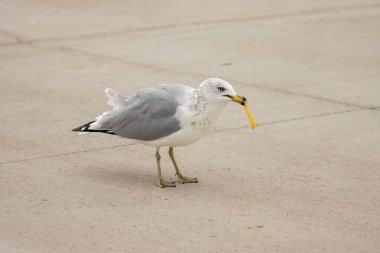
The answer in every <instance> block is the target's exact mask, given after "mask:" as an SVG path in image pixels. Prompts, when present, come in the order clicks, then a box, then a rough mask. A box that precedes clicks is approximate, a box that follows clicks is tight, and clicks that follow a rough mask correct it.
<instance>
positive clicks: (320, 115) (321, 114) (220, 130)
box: [214, 109, 368, 132]
mask: <svg viewBox="0 0 380 253" xmlns="http://www.w3.org/2000/svg"><path fill="white" fill-rule="evenodd" d="M365 110H368V109H351V110H344V111H336V112H327V113H320V114H315V115H309V116H304V117H297V118H292V119H284V120H275V121H268V122H263V123H257V126H258V127H259V126H260V127H262V126H268V125H277V124H282V123H288V122H293V121H299V120H304V119H312V118H320V117H326V116H331V115H338V114H344V113H350V112H357V111H365ZM247 127H248V125H244V126H239V127H234V128H223V129H219V130H214V132H227V131H234V130H239V129H243V128H247Z"/></svg>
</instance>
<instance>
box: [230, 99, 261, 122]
mask: <svg viewBox="0 0 380 253" xmlns="http://www.w3.org/2000/svg"><path fill="white" fill-rule="evenodd" d="M232 100H233V101H234V102H236V103H239V104H241V105H242V106H243V107H244V110H245V113H246V114H247V116H248V119H249V121H250V122H251V127H252V129H254V128H255V127H256V121H255V119H254V118H253V115H252V113H251V110H250V109H249V107H248V103H247V99H246V98H245V97H241V96H233V97H232Z"/></svg>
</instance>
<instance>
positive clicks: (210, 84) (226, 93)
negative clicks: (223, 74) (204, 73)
mask: <svg viewBox="0 0 380 253" xmlns="http://www.w3.org/2000/svg"><path fill="white" fill-rule="evenodd" d="M199 87H200V89H201V91H202V93H203V95H204V96H205V97H206V99H207V100H208V101H209V102H210V103H214V104H219V105H221V106H224V105H226V104H227V103H228V102H231V101H232V102H236V103H239V104H241V105H242V106H244V109H245V111H246V113H247V116H248V118H249V120H250V121H251V126H252V128H255V127H256V122H255V120H254V118H253V116H252V113H251V111H250V110H249V108H248V104H247V99H246V98H245V97H243V96H239V95H236V92H235V89H234V87H232V85H231V84H230V83H228V82H227V81H224V80H222V79H220V78H209V79H206V80H204V81H203V82H202V83H201V84H200V85H199Z"/></svg>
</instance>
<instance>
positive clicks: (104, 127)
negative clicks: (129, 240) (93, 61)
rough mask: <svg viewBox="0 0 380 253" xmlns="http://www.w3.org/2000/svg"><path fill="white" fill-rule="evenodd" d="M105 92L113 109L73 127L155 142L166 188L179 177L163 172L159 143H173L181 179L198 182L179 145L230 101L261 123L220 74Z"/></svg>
mask: <svg viewBox="0 0 380 253" xmlns="http://www.w3.org/2000/svg"><path fill="white" fill-rule="evenodd" d="M105 95H106V96H107V97H108V104H109V105H110V106H112V107H113V108H112V110H110V111H107V112H104V113H102V114H101V115H100V116H98V117H97V118H96V119H95V120H94V121H91V122H89V123H86V124H84V125H82V126H80V127H77V128H74V129H73V130H72V131H79V132H81V133H85V132H99V133H106V134H112V135H117V136H120V137H123V138H128V139H133V140H135V141H136V142H138V143H141V144H144V145H148V146H154V147H156V153H155V156H156V162H157V170H158V173H157V184H158V186H160V187H162V188H165V187H175V186H176V185H175V183H176V182H170V181H166V180H165V179H163V178H162V176H161V163H160V160H161V156H160V148H161V147H169V156H170V158H171V160H172V162H173V165H174V168H175V170H176V176H177V178H178V182H179V183H182V184H185V183H197V182H198V179H197V178H192V177H186V176H184V175H183V174H182V173H181V172H180V170H179V167H178V165H177V162H176V160H175V158H174V147H179V146H185V145H189V144H191V143H194V142H195V141H197V140H199V139H200V138H201V137H202V136H204V135H205V134H206V133H207V132H208V130H209V129H210V128H211V127H212V126H213V124H214V123H215V121H216V119H217V117H218V115H219V113H220V112H221V110H222V109H223V108H224V107H225V106H226V105H227V104H228V103H229V102H231V101H232V102H236V103H239V104H241V105H243V106H244V109H245V111H246V113H247V116H248V118H249V120H250V122H251V127H252V129H253V128H255V127H256V122H255V120H254V118H253V116H252V113H251V112H250V110H249V107H248V104H247V99H246V98H245V97H243V96H238V95H236V92H235V90H234V88H233V87H232V85H231V84H229V83H228V82H227V81H224V80H222V79H220V78H209V79H206V80H205V81H203V82H202V83H201V84H200V85H199V86H198V87H196V88H193V87H190V86H186V85H180V84H176V85H169V84H163V85H160V86H158V87H157V88H149V89H143V90H140V91H138V92H137V93H136V94H134V95H133V96H131V97H126V96H123V95H121V94H120V93H118V92H116V91H114V90H113V89H111V88H107V89H106V90H105Z"/></svg>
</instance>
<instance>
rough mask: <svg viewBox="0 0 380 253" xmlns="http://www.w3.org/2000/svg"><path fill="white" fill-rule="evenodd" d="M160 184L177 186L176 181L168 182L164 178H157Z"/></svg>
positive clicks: (162, 185)
mask: <svg viewBox="0 0 380 253" xmlns="http://www.w3.org/2000/svg"><path fill="white" fill-rule="evenodd" d="M157 183H158V186H160V187H161V188H166V187H176V185H175V182H168V181H166V180H164V179H162V178H160V179H158V180H157Z"/></svg>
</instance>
